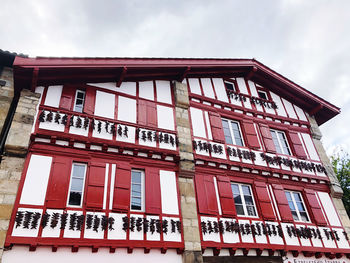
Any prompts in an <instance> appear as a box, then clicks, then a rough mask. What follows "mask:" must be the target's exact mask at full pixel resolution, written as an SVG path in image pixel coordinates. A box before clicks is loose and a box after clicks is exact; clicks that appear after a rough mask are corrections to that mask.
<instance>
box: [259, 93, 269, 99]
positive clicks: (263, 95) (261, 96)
mask: <svg viewBox="0 0 350 263" xmlns="http://www.w3.org/2000/svg"><path fill="white" fill-rule="evenodd" d="M258 95H259V97H260V98H262V99H264V100H267V96H266V93H265V92H262V91H258Z"/></svg>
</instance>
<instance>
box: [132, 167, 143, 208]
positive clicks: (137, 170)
mask: <svg viewBox="0 0 350 263" xmlns="http://www.w3.org/2000/svg"><path fill="white" fill-rule="evenodd" d="M132 172H140V173H141V210H136V209H132V208H131V207H132V206H131V202H132ZM130 211H134V212H145V171H143V170H139V169H131V180H130Z"/></svg>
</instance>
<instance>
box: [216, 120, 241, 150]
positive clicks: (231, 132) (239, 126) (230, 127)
mask: <svg viewBox="0 0 350 263" xmlns="http://www.w3.org/2000/svg"><path fill="white" fill-rule="evenodd" d="M223 120H224V121H228V128H229V129H230V135H231V139H232V144H231V145H234V146H238V147H245V144H244V138H243V134H242V129H241V125H240V123H239V121H233V120H229V119H226V118H221V122H222V121H223ZM231 122H235V123H237V125H238V130H239V134H240V135H241V140H242V144H243V145H242V146H241V145H238V144H237V142H236V138H235V136H234V134H233V129H232V125H231ZM224 136H225V133H224ZM225 142H226V138H225ZM226 144H229V143H228V142H226Z"/></svg>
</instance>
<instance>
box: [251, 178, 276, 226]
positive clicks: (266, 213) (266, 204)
mask: <svg viewBox="0 0 350 263" xmlns="http://www.w3.org/2000/svg"><path fill="white" fill-rule="evenodd" d="M254 185H255V191H256V197H257V198H258V200H259V205H260V208H261V215H262V218H263V219H265V220H275V219H276V217H275V214H274V212H273V208H272V204H271V199H270V196H269V193H268V190H267V188H266V183H264V182H258V181H256V182H254Z"/></svg>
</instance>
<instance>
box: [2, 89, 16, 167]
mask: <svg viewBox="0 0 350 263" xmlns="http://www.w3.org/2000/svg"><path fill="white" fill-rule="evenodd" d="M19 96H20V92H19V91H17V90H15V92H14V96H13V98H12V101H11V105H10V108H9V111H8V112H7V116H6V119H5V122H4V126H3V127H2V131H1V135H0V163H1V161H2V157H3V153H4V150H5V143H6V139H7V135H8V133H9V131H10V128H11V124H12V120H13V117H14V116H15V113H16V109H17V104H18V100H19Z"/></svg>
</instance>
